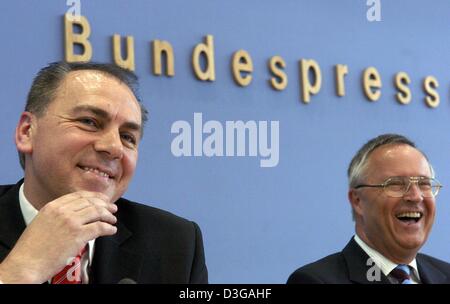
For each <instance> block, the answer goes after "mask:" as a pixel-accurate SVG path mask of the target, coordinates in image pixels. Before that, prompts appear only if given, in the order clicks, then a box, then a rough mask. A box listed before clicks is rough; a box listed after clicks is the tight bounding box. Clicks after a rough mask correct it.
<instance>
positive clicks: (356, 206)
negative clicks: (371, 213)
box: [348, 188, 362, 215]
mask: <svg viewBox="0 0 450 304" xmlns="http://www.w3.org/2000/svg"><path fill="white" fill-rule="evenodd" d="M348 201H349V202H350V205H352V208H353V213H354V214H355V215H362V206H361V194H360V192H359V191H358V189H354V188H350V189H349V190H348Z"/></svg>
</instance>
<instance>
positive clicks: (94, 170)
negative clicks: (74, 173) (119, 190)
mask: <svg viewBox="0 0 450 304" xmlns="http://www.w3.org/2000/svg"><path fill="white" fill-rule="evenodd" d="M78 168H80V169H81V170H83V171H86V172H90V173H93V174H95V175H98V176H100V177H103V178H107V179H114V176H112V175H111V174H110V173H108V172H105V171H102V170H100V169H99V168H95V167H86V166H78Z"/></svg>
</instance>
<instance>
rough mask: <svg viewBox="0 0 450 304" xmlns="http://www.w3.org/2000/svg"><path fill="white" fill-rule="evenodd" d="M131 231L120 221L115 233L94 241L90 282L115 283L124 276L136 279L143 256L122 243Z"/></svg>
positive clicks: (130, 234) (129, 235)
mask: <svg viewBox="0 0 450 304" xmlns="http://www.w3.org/2000/svg"><path fill="white" fill-rule="evenodd" d="M131 236H132V233H131V232H130V231H129V230H128V229H127V228H126V227H125V225H123V224H122V223H121V222H118V223H117V233H116V234H115V235H113V236H107V237H100V238H98V239H97V240H96V241H95V252H94V260H93V261H92V268H91V276H90V277H91V278H92V280H90V282H91V283H93V284H105V283H106V284H117V283H118V282H119V281H120V280H122V279H124V278H129V279H132V280H134V281H136V282H137V281H138V279H139V273H140V270H141V266H142V260H143V257H142V255H141V254H139V253H137V252H134V251H132V250H130V249H129V248H127V246H125V244H123V243H124V242H125V241H126V240H127V239H129V238H130V237H131Z"/></svg>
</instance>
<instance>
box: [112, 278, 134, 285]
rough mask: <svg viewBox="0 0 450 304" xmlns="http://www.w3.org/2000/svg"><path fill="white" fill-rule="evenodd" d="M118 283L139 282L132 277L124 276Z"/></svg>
mask: <svg viewBox="0 0 450 304" xmlns="http://www.w3.org/2000/svg"><path fill="white" fill-rule="evenodd" d="M117 284H137V282H136V281H135V280H133V279H130V278H123V279H122V280H120V281H119V282H117Z"/></svg>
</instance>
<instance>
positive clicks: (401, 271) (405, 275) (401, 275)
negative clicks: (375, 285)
mask: <svg viewBox="0 0 450 304" xmlns="http://www.w3.org/2000/svg"><path fill="white" fill-rule="evenodd" d="M390 275H391V276H392V277H393V278H395V279H396V280H397V281H398V283H399V284H413V281H412V280H411V269H410V268H409V266H408V265H405V264H400V265H398V266H397V267H395V268H394V269H393V270H392V271H391V273H390Z"/></svg>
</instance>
